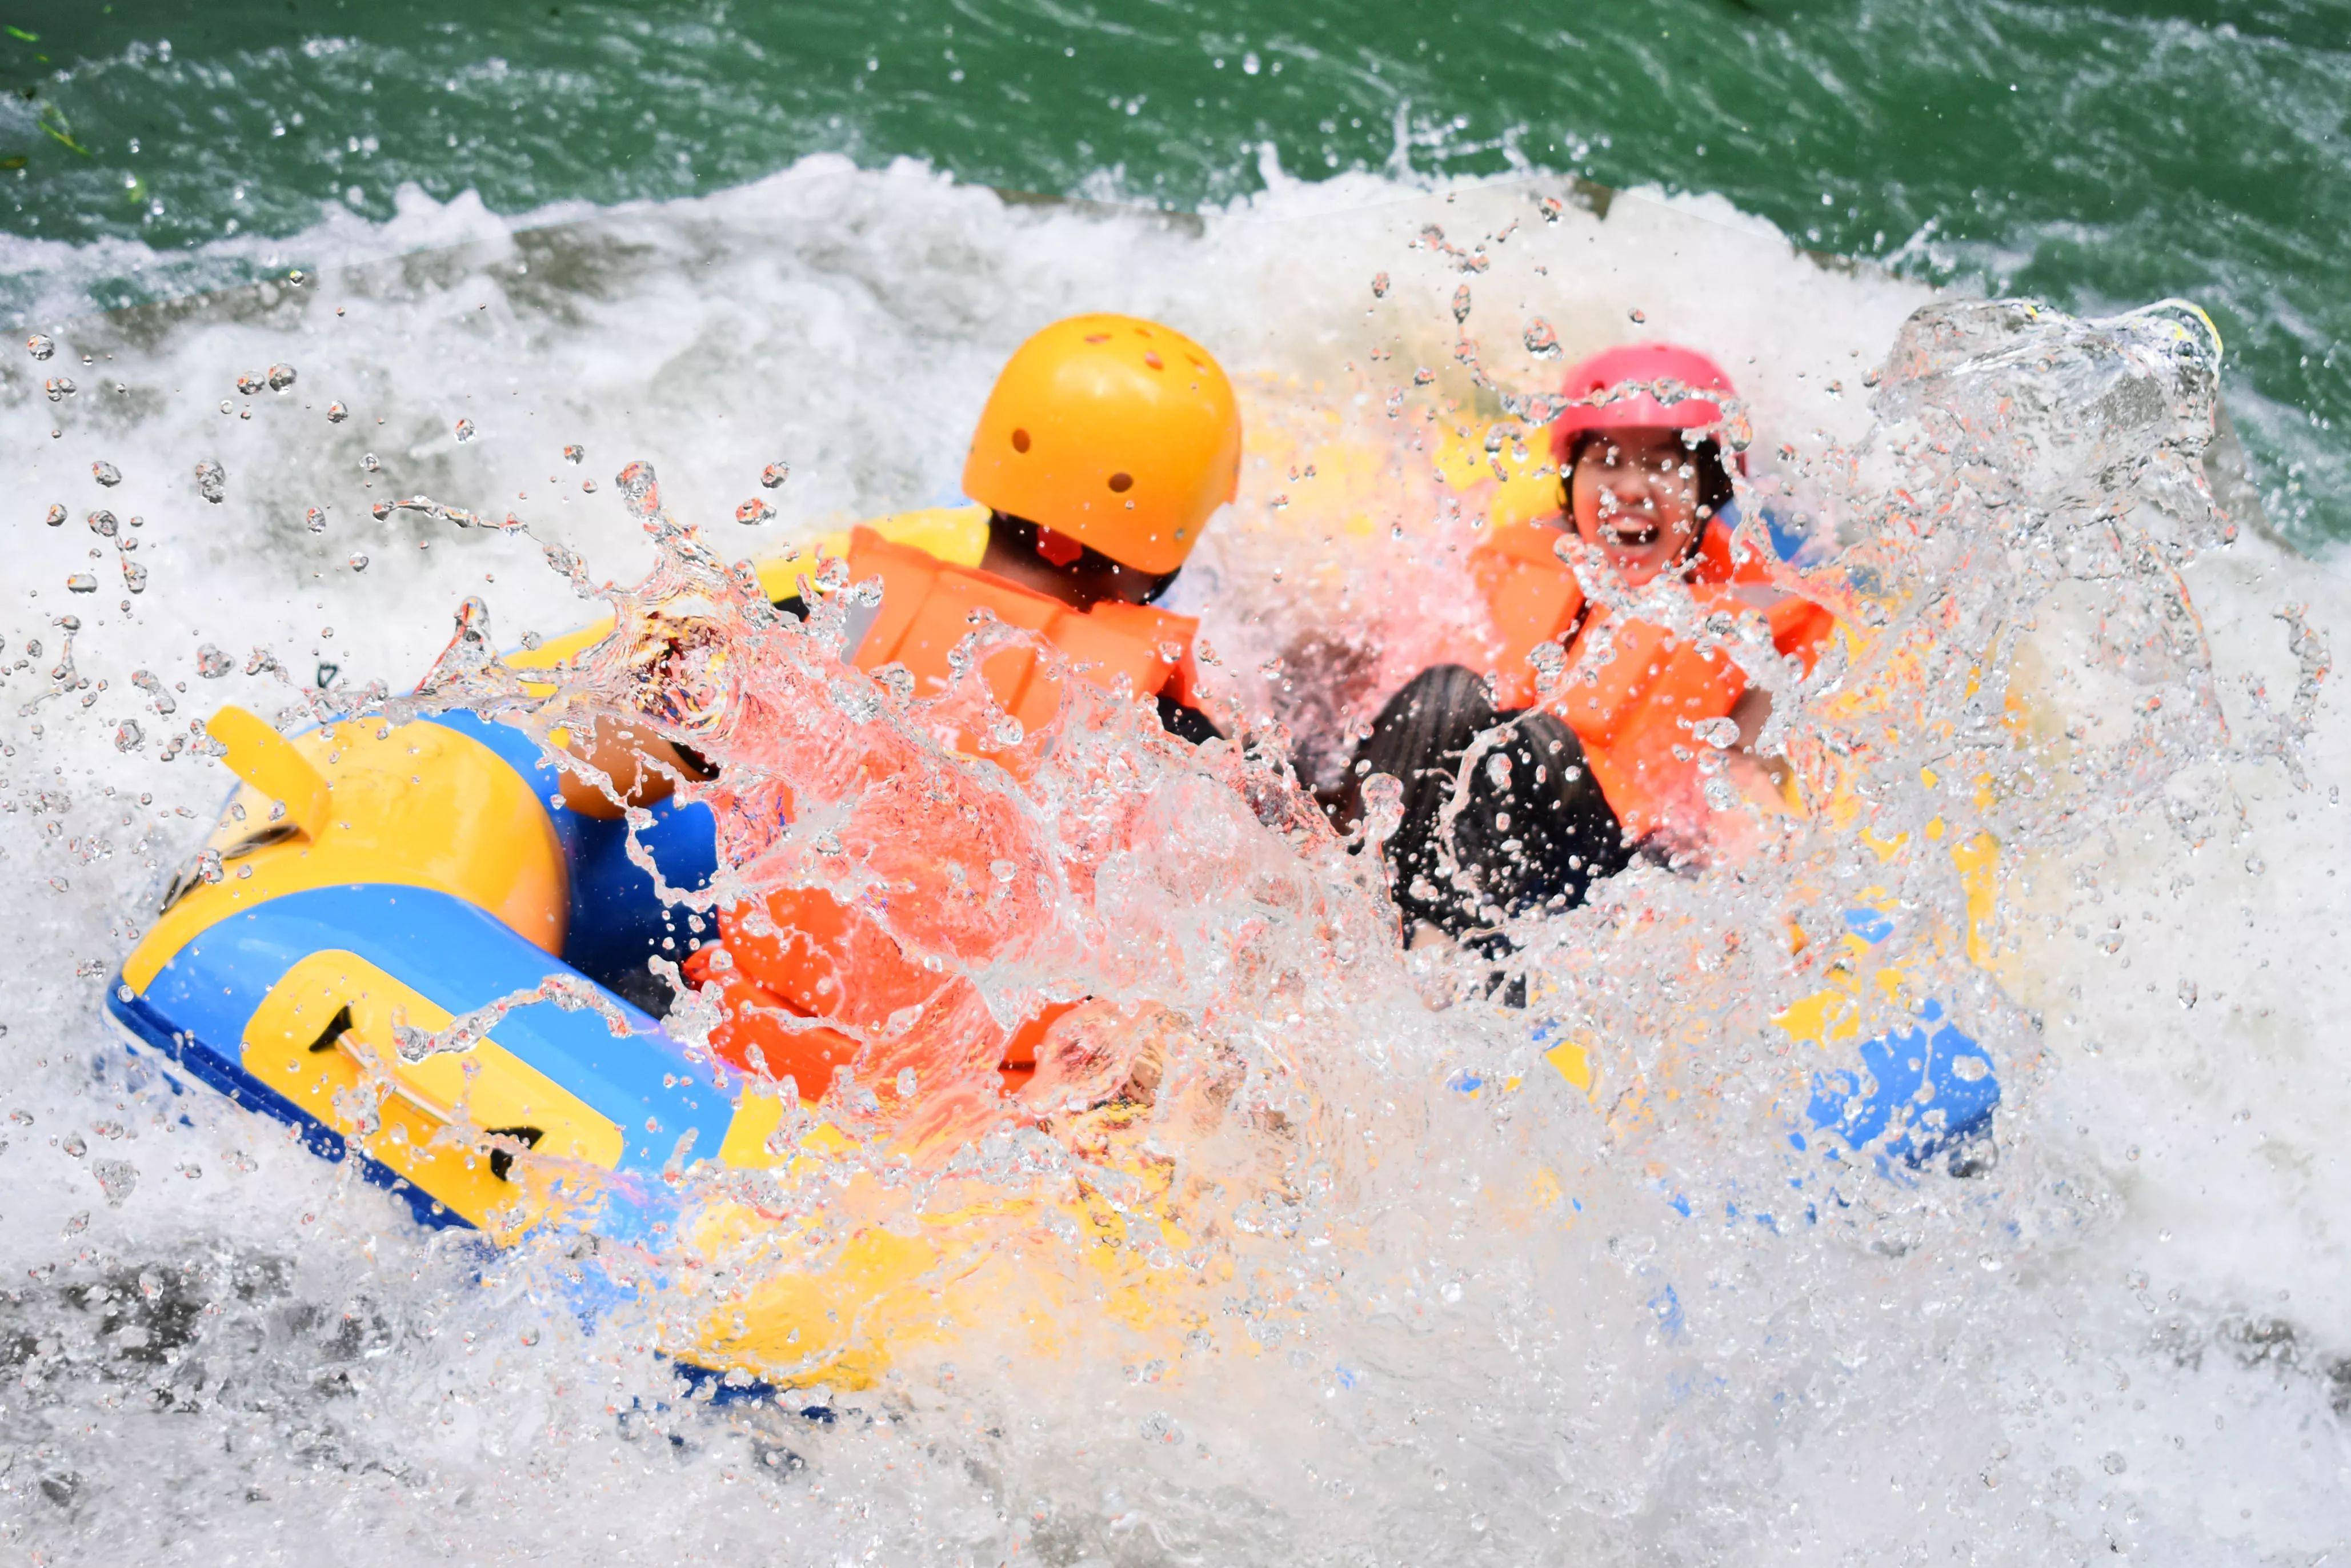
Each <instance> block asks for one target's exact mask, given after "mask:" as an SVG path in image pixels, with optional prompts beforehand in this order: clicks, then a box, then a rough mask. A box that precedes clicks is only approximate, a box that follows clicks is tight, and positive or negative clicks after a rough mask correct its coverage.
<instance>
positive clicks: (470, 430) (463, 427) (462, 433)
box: [457, 419, 474, 445]
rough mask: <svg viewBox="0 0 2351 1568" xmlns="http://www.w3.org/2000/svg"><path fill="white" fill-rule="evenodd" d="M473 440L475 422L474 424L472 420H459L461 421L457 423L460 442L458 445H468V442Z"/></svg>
mask: <svg viewBox="0 0 2351 1568" xmlns="http://www.w3.org/2000/svg"><path fill="white" fill-rule="evenodd" d="M473 439H474V422H473V421H472V420H470V419H461V420H459V421H458V422H457V441H458V444H460V445H463V444H465V443H466V442H468V441H471V440H473Z"/></svg>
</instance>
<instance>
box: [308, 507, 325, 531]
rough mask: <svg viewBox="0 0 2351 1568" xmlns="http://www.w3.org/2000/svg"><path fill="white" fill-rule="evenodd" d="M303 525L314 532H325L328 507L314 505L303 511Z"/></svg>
mask: <svg viewBox="0 0 2351 1568" xmlns="http://www.w3.org/2000/svg"><path fill="white" fill-rule="evenodd" d="M302 526H303V527H304V528H308V529H309V530H310V531H311V532H312V533H314V534H323V533H325V532H326V531H327V508H326V507H310V508H308V510H306V511H305V512H303V514H302Z"/></svg>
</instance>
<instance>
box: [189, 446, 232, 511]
mask: <svg viewBox="0 0 2351 1568" xmlns="http://www.w3.org/2000/svg"><path fill="white" fill-rule="evenodd" d="M227 486H228V470H227V469H225V468H224V467H222V466H221V465H219V464H217V463H215V462H214V461H213V460H212V459H210V458H206V459H205V460H204V461H203V462H201V463H199V464H197V465H196V489H197V490H198V491H199V492H201V493H202V494H203V496H204V499H205V500H207V501H210V502H211V503H212V504H213V505H214V506H215V507H217V506H219V505H220V504H221V502H222V500H223V499H224V498H225V496H226V493H227Z"/></svg>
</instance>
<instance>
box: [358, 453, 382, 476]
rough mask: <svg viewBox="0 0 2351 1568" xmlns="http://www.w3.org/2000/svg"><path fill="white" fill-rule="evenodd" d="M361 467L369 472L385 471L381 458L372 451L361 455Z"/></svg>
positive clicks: (378, 472)
mask: <svg viewBox="0 0 2351 1568" xmlns="http://www.w3.org/2000/svg"><path fill="white" fill-rule="evenodd" d="M360 469H361V470H362V471H364V472H366V473H369V474H380V473H381V472H382V471H383V464H382V462H381V460H379V459H378V458H377V456H376V455H375V454H374V453H372V452H368V453H363V454H361V455H360Z"/></svg>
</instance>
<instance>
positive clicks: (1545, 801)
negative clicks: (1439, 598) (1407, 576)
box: [1342, 343, 1832, 938]
mask: <svg viewBox="0 0 2351 1568" xmlns="http://www.w3.org/2000/svg"><path fill="white" fill-rule="evenodd" d="M1565 392H1566V395H1567V397H1568V399H1569V402H1568V405H1567V407H1566V408H1565V410H1564V411H1563V412H1562V413H1560V414H1559V416H1558V417H1557V419H1556V420H1555V421H1554V422H1553V423H1552V430H1551V440H1552V456H1553V458H1554V459H1555V461H1556V463H1557V466H1558V473H1559V486H1560V488H1559V509H1558V511H1557V512H1556V513H1554V514H1552V515H1549V516H1545V517H1531V518H1524V519H1520V520H1518V521H1515V522H1510V523H1506V524H1504V525H1502V526H1500V527H1499V528H1497V529H1496V530H1495V532H1494V534H1493V535H1492V537H1490V538H1489V539H1488V541H1487V542H1486V543H1485V544H1484V545H1483V546H1481V547H1480V548H1479V550H1478V552H1477V554H1476V555H1475V557H1473V559H1472V561H1471V570H1472V573H1473V575H1474V577H1475V579H1476V580H1477V582H1478V585H1479V590H1480V591H1481V593H1482V594H1483V596H1484V598H1485V600H1486V604H1487V609H1488V612H1489V616H1490V619H1491V621H1492V622H1493V626H1494V631H1495V632H1496V634H1497V637H1498V639H1499V653H1497V655H1496V656H1495V658H1494V659H1493V660H1492V662H1491V664H1489V667H1488V668H1487V669H1485V670H1483V671H1472V670H1470V669H1468V668H1467V667H1465V666H1462V665H1459V664H1442V665H1438V666H1436V667H1434V668H1432V669H1428V670H1425V671H1423V672H1422V673H1421V674H1419V675H1418V676H1416V677H1415V678H1414V679H1413V680H1412V681H1411V682H1410V683H1409V684H1407V685H1405V687H1404V689H1403V690H1401V691H1399V692H1398V693H1396V695H1395V696H1394V697H1392V698H1391V699H1390V700H1389V701H1388V703H1387V704H1386V706H1384V708H1383V710H1382V711H1381V714H1380V716H1379V717H1378V719H1377V720H1376V721H1375V722H1374V726H1373V730H1372V734H1371V736H1370V737H1368V738H1367V739H1366V740H1365V741H1364V744H1363V746H1362V747H1361V748H1360V749H1359V751H1358V753H1357V759H1356V764H1355V768H1354V775H1355V778H1356V779H1362V778H1364V777H1367V776H1369V775H1371V774H1374V773H1384V774H1388V775H1390V776H1392V777H1395V778H1396V779H1399V780H1400V781H1401V782H1402V783H1403V785H1404V796H1403V802H1402V803H1403V807H1404V815H1403V821H1402V823H1401V825H1400V826H1399V827H1398V828H1397V830H1396V831H1395V834H1394V835H1393V836H1392V837H1391V838H1390V840H1389V841H1388V855H1389V864H1390V867H1391V870H1392V873H1393V875H1394V877H1395V897H1396V901H1397V903H1398V904H1399V905H1400V906H1401V908H1402V909H1403V911H1404V912H1405V916H1406V920H1407V926H1408V930H1409V929H1410V928H1413V927H1422V926H1425V927H1426V928H1428V929H1430V930H1434V931H1436V932H1440V933H1443V934H1444V935H1446V936H1451V937H1456V938H1459V937H1462V936H1466V935H1468V934H1470V933H1472V932H1474V931H1477V930H1479V929H1481V928H1490V927H1492V926H1494V925H1498V924H1499V922H1500V921H1501V920H1502V919H1503V918H1504V917H1505V916H1507V915H1516V914H1520V913H1523V912H1526V911H1528V910H1531V909H1537V908H1549V909H1564V908H1571V907H1573V906H1574V905H1575V904H1580V903H1582V902H1583V899H1584V898H1585V897H1586V896H1587V894H1589V891H1590V889H1591V886H1592V884H1593V883H1594V882H1595V881H1597V880H1599V879H1601V878H1603V877H1605V876H1609V875H1612V874H1614V873H1615V872H1616V871H1618V870H1621V869H1622V868H1623V867H1624V866H1625V864H1626V863H1627V862H1629V861H1630V859H1631V858H1632V856H1633V854H1634V853H1635V851H1636V850H1637V849H1640V848H1642V847H1654V848H1656V849H1658V850H1661V851H1663V852H1667V854H1669V855H1670V854H1672V853H1675V852H1689V851H1692V850H1695V849H1698V848H1701V847H1702V846H1703V844H1704V842H1705V841H1706V840H1707V839H1708V836H1709V833H1710V831H1711V830H1712V827H1713V818H1714V815H1715V813H1717V812H1718V811H1719V810H1721V809H1722V807H1723V805H1724V804H1726V803H1727V801H1728V800H1729V799H1735V798H1736V793H1737V792H1738V790H1739V788H1740V786H1745V789H1744V792H1745V793H1746V794H1748V795H1749V796H1750V798H1757V799H1762V800H1765V801H1766V803H1767V804H1768V803H1769V800H1770V799H1771V797H1769V796H1768V795H1767V792H1766V789H1767V787H1764V786H1762V784H1761V779H1762V777H1763V776H1762V774H1761V769H1760V768H1758V767H1757V766H1756V765H1755V764H1753V762H1752V761H1751V759H1750V758H1748V757H1746V756H1745V755H1744V754H1743V752H1744V748H1745V747H1750V746H1751V745H1752V743H1753V741H1754V738H1755V736H1756V734H1757V733H1758V732H1759V731H1760V730H1761V727H1762V725H1763V721H1764V719H1765V717H1766V716H1768V714H1769V711H1770V710H1769V702H1768V698H1767V697H1766V695H1765V694H1764V693H1762V692H1761V691H1760V690H1750V689H1749V686H1748V683H1747V680H1746V676H1745V674H1744V673H1743V672H1742V671H1741V669H1740V666H1739V665H1738V664H1736V663H1734V662H1732V661H1731V660H1730V659H1729V657H1728V656H1727V655H1726V654H1725V653H1723V652H1721V651H1720V649H1719V647H1710V646H1708V645H1707V644H1706V643H1703V642H1701V641H1696V640H1693V639H1691V638H1689V637H1687V635H1685V634H1680V633H1677V632H1676V631H1675V630H1674V629H1673V628H1672V627H1671V626H1669V625H1667V624H1663V623H1659V622H1650V621H1646V620H1636V619H1633V618H1631V617H1629V616H1626V617H1619V616H1617V615H1615V614H1614V613H1613V612H1611V611H1610V610H1609V609H1608V608H1607V607H1606V606H1605V605H1601V604H1595V603H1593V602H1592V601H1588V600H1587V598H1586V596H1585V593H1584V590H1583V580H1580V579H1579V577H1578V575H1577V571H1576V570H1575V567H1574V566H1573V565H1571V564H1570V560H1569V559H1568V558H1570V557H1573V558H1576V559H1578V560H1579V561H1580V563H1581V564H1582V565H1583V567H1584V569H1585V571H1586V573H1587V575H1593V574H1596V575H1597V576H1598V577H1599V578H1600V579H1601V580H1612V579H1613V585H1614V587H1615V588H1617V589H1620V590H1623V591H1630V592H1633V593H1641V592H1642V591H1654V588H1655V585H1656V584H1657V583H1658V581H1659V580H1661V579H1662V580H1667V581H1670V582H1675V583H1678V584H1680V585H1682V586H1683V587H1684V588H1686V589H1687V592H1688V594H1689V595H1690V597H1691V599H1692V600H1693V601H1696V602H1695V604H1694V605H1692V606H1687V607H1686V608H1687V609H1690V610H1692V611H1699V610H1703V611H1706V612H1714V611H1728V612H1731V613H1732V614H1734V615H1748V614H1754V615H1760V616H1761V617H1762V619H1763V620H1764V622H1766V624H1767V626H1768V628H1769V632H1770V636H1771V642H1772V644H1773V646H1774V647H1775V648H1776V649H1777V650H1778V651H1779V652H1780V653H1782V654H1783V655H1793V656H1795V657H1796V658H1798V659H1799V660H1800V661H1801V662H1802V664H1804V666H1805V667H1806V668H1808V669H1809V667H1810V664H1811V659H1812V656H1813V650H1814V649H1815V648H1816V646H1817V645H1818V643H1819V642H1820V640H1821V639H1822V638H1823V636H1824V635H1826V633H1827V632H1828V631H1829V630H1830V627H1831V624H1832V622H1831V621H1830V618H1829V616H1828V614H1827V612H1825V611H1823V610H1822V609H1821V608H1820V607H1819V606H1817V605H1815V604H1813V603H1812V602H1811V601H1807V600H1803V599H1801V598H1795V597H1792V596H1789V595H1785V594H1782V593H1780V592H1778V591H1774V590H1771V589H1770V588H1769V587H1768V586H1766V585H1767V584H1768V581H1769V576H1768V573H1767V572H1766V571H1765V570H1764V569H1763V567H1762V565H1761V563H1760V562H1755V561H1750V560H1748V559H1744V557H1745V554H1746V547H1745V546H1744V545H1743V544H1741V543H1739V542H1737V541H1735V540H1734V538H1733V530H1734V528H1735V526H1736V520H1737V496H1736V486H1735V477H1734V476H1735V475H1736V474H1737V473H1738V472H1740V471H1741V470H1742V469H1743V466H1744V463H1745V458H1744V456H1743V455H1736V454H1733V453H1731V452H1729V451H1728V450H1726V446H1725V444H1724V441H1723V439H1722V433H1723V431H1724V428H1725V426H1726V425H1727V424H1728V423H1729V420H1730V417H1731V415H1732V414H1733V413H1734V412H1735V402H1734V401H1733V400H1734V399H1735V395H1736V394H1735V392H1733V389H1732V387H1731V383H1730V378H1729V376H1727V375H1726V374H1724V373H1723V371H1722V368H1721V367H1720V366H1719V365H1718V364H1717V363H1715V361H1713V360H1711V359H1709V358H1708V357H1707V356H1706V355H1704V354H1702V353H1699V352H1698V351H1697V350H1691V349H1686V348H1681V347H1678V346H1676V345H1672V344H1664V343H1653V344H1636V345H1633V346H1630V347H1625V348H1618V349H1611V350H1606V351H1604V352H1602V353H1599V354H1595V355H1593V356H1592V357H1591V358H1589V359H1587V360H1585V361H1583V362H1581V363H1580V364H1578V365H1577V366H1576V367H1575V368H1574V369H1573V371H1570V372H1569V375H1568V380H1567V384H1566V388H1565ZM1727 404H1729V405H1730V406H1729V407H1727V406H1726V405H1727ZM1697 619H1698V617H1697V615H1696V614H1692V615H1690V616H1688V617H1687V618H1686V619H1685V625H1686V626H1687V625H1694V624H1695V623H1696V621H1697ZM1723 721H1727V723H1728V725H1729V729H1728V730H1726V727H1725V723H1724V722H1723ZM1721 749H1728V750H1729V752H1730V754H1731V755H1730V756H1729V758H1725V759H1724V761H1723V764H1722V768H1721V770H1722V771H1723V772H1725V773H1726V774H1729V775H1730V776H1732V778H1735V779H1736V780H1737V783H1736V784H1732V783H1730V782H1729V780H1728V779H1726V783H1725V785H1724V786H1718V787H1716V789H1714V791H1713V794H1712V797H1711V798H1709V794H1708V772H1709V765H1708V763H1707V762H1706V761H1705V760H1704V758H1706V756H1707V754H1708V751H1709V750H1721ZM1465 763H1468V764H1470V766H1468V768H1465V767H1464V764H1465ZM1725 787H1729V788H1731V789H1733V790H1734V794H1733V795H1732V796H1730V797H1726V796H1724V795H1723V793H1722V789H1723V788H1725ZM1360 790H1361V786H1360V783H1357V784H1354V785H1353V786H1351V789H1350V791H1349V796H1348V798H1347V799H1346V800H1343V803H1342V811H1343V814H1347V813H1359V812H1360V811H1361V810H1362V805H1361V796H1360Z"/></svg>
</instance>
